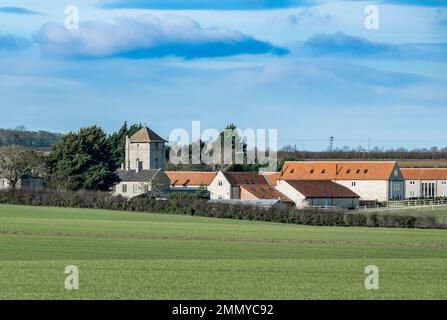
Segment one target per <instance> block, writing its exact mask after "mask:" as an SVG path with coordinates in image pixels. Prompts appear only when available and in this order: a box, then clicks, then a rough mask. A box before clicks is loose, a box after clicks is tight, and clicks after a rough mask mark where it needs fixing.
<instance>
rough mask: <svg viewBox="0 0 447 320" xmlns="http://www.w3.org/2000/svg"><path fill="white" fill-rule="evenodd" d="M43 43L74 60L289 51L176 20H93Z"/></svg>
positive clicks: (50, 32) (47, 34) (56, 30)
mask: <svg viewBox="0 0 447 320" xmlns="http://www.w3.org/2000/svg"><path fill="white" fill-rule="evenodd" d="M37 41H38V42H39V43H40V45H41V47H42V49H43V51H44V52H45V53H48V54H52V55H58V56H65V57H74V58H101V57H111V56H122V57H128V58H150V57H163V56H180V57H186V58H197V57H215V56H230V55H236V54H261V53H270V52H272V53H277V54H280V53H285V52H286V51H285V50H284V49H280V48H276V47H274V46H273V45H271V44H270V43H267V42H263V41H260V40H257V39H255V38H253V37H250V36H248V35H245V34H243V33H241V32H238V31H233V30H229V29H226V28H216V27H214V28H202V27H201V26H200V24H198V23H197V22H196V21H194V20H192V19H190V18H188V17H181V16H174V15H167V16H166V17H164V18H163V19H159V18H156V17H154V16H151V15H144V16H139V17H135V18H130V17H117V18H113V19H109V20H104V21H91V22H85V23H82V24H81V25H80V27H79V29H78V30H67V29H66V28H64V27H63V26H62V25H58V24H55V23H48V24H46V25H44V26H43V27H42V29H41V30H40V32H39V34H38V36H37Z"/></svg>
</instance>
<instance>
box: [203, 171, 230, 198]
mask: <svg viewBox="0 0 447 320" xmlns="http://www.w3.org/2000/svg"><path fill="white" fill-rule="evenodd" d="M219 182H221V184H222V185H221V186H220V185H219ZM208 190H209V191H210V197H211V199H212V200H218V199H222V200H231V199H232V193H233V191H232V187H231V184H230V182H229V181H228V180H227V178H225V176H224V174H223V173H222V171H219V172H218V173H217V175H216V177H215V178H214V180H213V182H211V184H210V186H209V188H208Z"/></svg>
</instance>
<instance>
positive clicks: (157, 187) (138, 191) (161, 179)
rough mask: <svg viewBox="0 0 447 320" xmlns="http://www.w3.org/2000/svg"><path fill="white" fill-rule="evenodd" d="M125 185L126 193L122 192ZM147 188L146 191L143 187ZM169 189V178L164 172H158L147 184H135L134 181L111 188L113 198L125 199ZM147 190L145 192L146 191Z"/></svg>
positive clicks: (123, 182) (124, 182)
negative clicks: (120, 197)
mask: <svg viewBox="0 0 447 320" xmlns="http://www.w3.org/2000/svg"><path fill="white" fill-rule="evenodd" d="M124 184H125V185H127V192H123V185H124ZM146 185H147V186H148V189H146V188H145V186H146ZM167 189H169V178H168V176H167V175H166V174H165V173H164V171H161V170H160V171H159V172H158V173H157V174H156V175H155V176H154V178H153V179H152V181H148V182H140V181H138V182H135V181H122V182H120V183H118V184H117V185H116V186H114V188H113V192H112V194H113V195H114V196H118V195H120V196H123V197H125V198H133V197H137V196H140V195H142V194H145V193H147V192H157V193H162V192H163V191H164V190H167ZM146 190H147V191H146Z"/></svg>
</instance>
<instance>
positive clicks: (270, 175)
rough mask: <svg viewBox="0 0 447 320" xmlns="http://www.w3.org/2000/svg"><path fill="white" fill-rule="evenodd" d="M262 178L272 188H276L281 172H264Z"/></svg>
mask: <svg viewBox="0 0 447 320" xmlns="http://www.w3.org/2000/svg"><path fill="white" fill-rule="evenodd" d="M264 177H265V178H266V179H267V180H268V181H269V183H270V184H271V185H273V186H276V184H277V182H278V180H280V178H281V172H264Z"/></svg>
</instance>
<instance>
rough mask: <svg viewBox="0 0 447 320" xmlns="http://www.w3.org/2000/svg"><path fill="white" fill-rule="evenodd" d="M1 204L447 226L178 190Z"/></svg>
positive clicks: (44, 196)
mask: <svg viewBox="0 0 447 320" xmlns="http://www.w3.org/2000/svg"><path fill="white" fill-rule="evenodd" d="M0 203H1V204H15V205H29V206H51V207H69V208H91V209H106V210H120V211H133V212H136V211H138V212H147V213H169V214H180V215H192V216H202V217H212V218H226V219H238V220H253V221H266V222H278V223H291V224H301V225H312V226H345V227H387V228H424V229H435V228H437V229H440V228H446V226H445V225H442V224H439V223H438V222H437V221H436V218H435V217H431V216H408V215H392V214H389V213H387V214H376V213H373V214H368V213H364V212H362V213H354V212H349V211H339V210H332V211H331V210H327V209H324V210H322V209H318V208H307V209H297V208H294V207H293V208H285V209H284V208H283V209H280V208H273V209H272V208H269V209H266V208H260V207H251V206H241V205H230V204H209V203H208V202H207V200H205V199H200V198H197V197H195V196H194V195H190V194H175V195H173V196H171V197H168V199H166V200H159V199H155V198H153V197H150V196H141V197H136V198H133V199H131V200H128V199H126V198H123V197H121V196H112V195H111V194H110V193H107V192H99V191H64V192H60V191H52V190H48V189H47V190H45V191H39V192H31V191H14V192H12V191H3V192H0Z"/></svg>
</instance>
